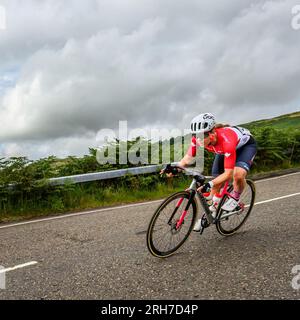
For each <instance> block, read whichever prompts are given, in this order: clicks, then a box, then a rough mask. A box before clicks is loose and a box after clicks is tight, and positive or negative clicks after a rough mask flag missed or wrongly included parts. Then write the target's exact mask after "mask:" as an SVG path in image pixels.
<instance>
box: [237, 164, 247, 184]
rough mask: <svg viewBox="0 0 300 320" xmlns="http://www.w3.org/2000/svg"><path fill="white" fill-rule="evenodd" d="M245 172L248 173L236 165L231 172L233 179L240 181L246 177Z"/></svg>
mask: <svg viewBox="0 0 300 320" xmlns="http://www.w3.org/2000/svg"><path fill="white" fill-rule="evenodd" d="M247 174H248V171H247V170H245V169H243V168H240V167H236V168H235V170H234V173H233V179H234V180H236V181H242V180H244V179H246V176H247Z"/></svg>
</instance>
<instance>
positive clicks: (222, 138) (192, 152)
mask: <svg viewBox="0 0 300 320" xmlns="http://www.w3.org/2000/svg"><path fill="white" fill-rule="evenodd" d="M215 130H216V132H217V144H216V145H215V146H212V145H208V146H207V147H206V148H205V149H206V150H208V151H210V152H214V153H218V154H224V156H225V157H224V168H225V169H233V168H234V166H235V161H236V150H237V149H239V148H241V147H242V146H244V145H245V144H246V143H247V142H248V141H249V139H250V137H251V133H250V131H249V130H247V129H245V128H241V127H225V128H219V129H215ZM198 146H201V142H200V140H199V139H197V138H196V137H192V141H191V145H190V147H189V149H188V155H189V156H191V157H195V156H196V153H197V147H198Z"/></svg>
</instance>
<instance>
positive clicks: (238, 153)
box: [178, 113, 257, 231]
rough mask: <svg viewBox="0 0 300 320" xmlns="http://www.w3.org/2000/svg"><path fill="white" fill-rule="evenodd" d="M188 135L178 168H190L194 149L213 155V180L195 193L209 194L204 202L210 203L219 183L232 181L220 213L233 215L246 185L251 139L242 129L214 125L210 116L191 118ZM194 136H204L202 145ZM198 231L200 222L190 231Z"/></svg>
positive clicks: (253, 148) (252, 147)
mask: <svg viewBox="0 0 300 320" xmlns="http://www.w3.org/2000/svg"><path fill="white" fill-rule="evenodd" d="M191 132H192V135H193V136H192V141H191V145H190V147H189V149H188V152H187V154H186V155H185V156H184V157H183V159H182V160H181V161H180V162H179V163H178V164H179V165H180V166H182V167H187V166H189V165H190V164H192V163H193V162H194V157H195V156H196V151H197V146H204V148H205V149H206V150H208V151H209V152H213V153H216V156H215V158H214V162H213V166H212V176H213V177H214V179H213V180H211V181H209V182H207V183H206V184H205V185H204V186H202V187H201V188H199V189H200V190H201V192H202V193H205V192H206V193H207V192H208V191H211V192H210V196H209V197H207V199H212V198H213V197H214V196H215V195H217V193H219V192H220V189H221V187H222V185H223V183H224V182H226V181H227V180H230V179H232V178H233V179H234V181H233V191H232V192H231V198H229V199H228V200H227V201H226V202H225V204H224V205H223V206H222V209H223V210H226V211H229V212H230V211H233V210H234V209H235V208H236V207H237V206H238V201H239V198H240V196H241V194H242V192H243V189H244V188H245V185H246V176H247V174H248V172H249V170H250V167H251V165H252V163H253V159H254V157H255V155H256V152H257V144H256V141H255V139H254V138H253V137H252V135H251V133H250V131H249V130H247V129H245V128H242V127H237V126H229V125H222V124H216V120H215V117H214V116H213V115H212V114H211V113H203V114H200V115H198V116H196V117H195V118H193V120H192V121H191ZM197 134H204V138H203V139H202V141H201V139H200V138H199V137H197V136H196V135H197ZM199 189H198V190H199ZM200 190H199V191H200ZM212 211H213V210H212ZM214 214H215V213H214ZM200 227H201V219H199V220H198V221H197V223H196V224H195V227H194V231H199V230H200Z"/></svg>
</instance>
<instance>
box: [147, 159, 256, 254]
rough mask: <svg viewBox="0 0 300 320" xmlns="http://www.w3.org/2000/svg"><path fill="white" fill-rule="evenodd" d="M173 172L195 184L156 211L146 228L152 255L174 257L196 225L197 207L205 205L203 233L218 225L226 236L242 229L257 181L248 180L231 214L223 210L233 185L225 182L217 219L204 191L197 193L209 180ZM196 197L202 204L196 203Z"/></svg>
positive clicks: (164, 202) (219, 230)
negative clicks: (188, 178) (191, 178)
mask: <svg viewBox="0 0 300 320" xmlns="http://www.w3.org/2000/svg"><path fill="white" fill-rule="evenodd" d="M172 168H173V169H175V170H178V169H179V170H180V171H183V172H184V173H185V174H187V175H192V177H193V181H192V183H191V185H190V187H189V188H188V189H186V190H185V191H179V192H176V193H174V194H172V195H171V196H169V197H168V198H167V199H165V200H164V201H163V202H162V203H161V204H160V205H159V207H158V208H157V209H156V211H155V213H154V215H153V216H152V219H151V221H150V223H149V226H148V229H147V247H148V250H149V251H150V253H151V254H152V255H153V256H156V257H159V258H166V257H169V256H171V255H172V254H174V253H175V252H176V251H177V250H178V249H179V248H180V247H181V246H182V245H183V244H184V243H185V241H186V240H187V239H188V237H189V235H190V234H191V232H192V230H193V227H194V224H195V222H196V218H197V213H198V212H199V210H198V207H199V204H198V203H200V206H202V208H203V210H204V213H203V214H202V217H201V229H200V234H202V233H203V231H204V230H205V229H206V228H207V227H209V226H211V225H215V226H216V228H217V231H218V232H219V233H220V234H221V235H223V236H229V235H232V234H234V233H235V232H236V231H237V230H239V229H240V228H241V227H242V225H243V224H244V223H245V222H246V220H247V218H248V217H249V215H250V213H251V210H252V208H253V205H254V200H255V192H256V191H255V185H254V182H253V181H251V180H249V179H246V187H245V189H244V191H243V193H242V195H241V197H240V200H239V204H238V206H237V208H236V209H235V210H234V211H232V212H227V211H224V210H223V209H222V206H223V204H224V203H225V202H226V201H227V200H228V199H229V198H230V197H231V195H230V192H231V191H232V189H233V186H232V183H230V182H229V181H227V182H225V184H224V186H223V189H221V190H222V191H221V200H220V202H219V204H218V206H217V208H216V214H215V217H214V215H213V214H212V212H211V211H210V209H209V201H208V200H207V199H206V197H205V196H204V194H203V193H202V192H199V191H197V189H198V188H199V187H200V186H203V185H204V184H205V182H206V180H207V178H206V177H205V176H203V175H202V174H200V173H199V172H197V171H194V170H189V169H186V168H183V167H180V166H178V165H173V166H172ZM196 197H198V199H199V201H198V203H197V201H196Z"/></svg>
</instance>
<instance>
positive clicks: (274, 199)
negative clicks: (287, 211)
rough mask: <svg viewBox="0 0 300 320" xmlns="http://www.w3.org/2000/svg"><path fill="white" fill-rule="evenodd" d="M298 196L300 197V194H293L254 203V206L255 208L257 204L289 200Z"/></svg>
mask: <svg viewBox="0 0 300 320" xmlns="http://www.w3.org/2000/svg"><path fill="white" fill-rule="evenodd" d="M299 195H300V192H297V193H293V194H287V195H286V196H282V197H278V198H273V199H269V200H264V201H259V202H255V203H254V205H255V206H256V205H258V204H262V203H267V202H271V201H276V200H280V199H285V198H290V197H294V196H299Z"/></svg>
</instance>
